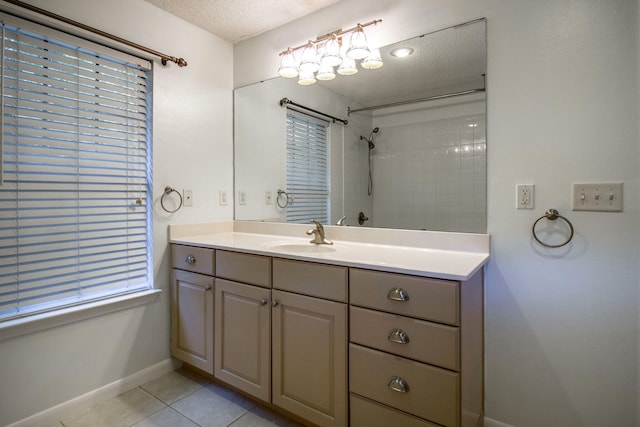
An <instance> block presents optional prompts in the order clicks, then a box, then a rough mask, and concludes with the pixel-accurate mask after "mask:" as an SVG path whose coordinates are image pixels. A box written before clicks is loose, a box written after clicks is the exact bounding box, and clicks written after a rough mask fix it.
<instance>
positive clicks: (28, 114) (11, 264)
mask: <svg viewBox="0 0 640 427" xmlns="http://www.w3.org/2000/svg"><path fill="white" fill-rule="evenodd" d="M20 22H21V21H20ZM3 27H4V32H3V34H4V36H3V40H2V41H3V48H2V55H3V58H2V64H3V67H2V70H0V71H1V72H2V82H3V87H2V105H3V109H2V113H3V114H2V127H3V128H2V138H3V140H2V154H3V156H2V174H3V182H2V185H1V186H0V320H7V319H11V318H15V317H21V316H25V315H29V314H32V313H35V312H41V311H46V310H51V309H56V308H60V307H63V306H68V305H75V304H81V303H84V302H88V301H94V300H96V299H102V298H107V297H110V296H116V295H122V294H125V293H130V292H135V291H139V290H143V289H149V288H150V287H151V277H152V276H151V212H150V209H148V201H149V197H148V196H149V194H150V188H151V187H150V185H151V151H150V150H151V141H150V119H151V112H150V106H151V99H150V98H151V73H150V71H149V69H150V64H148V63H147V62H146V61H144V60H139V63H143V65H142V66H141V65H136V64H134V63H129V62H128V61H127V60H123V59H122V58H123V57H124V55H119V52H115V51H114V52H113V54H111V53H110V54H104V52H105V50H106V49H105V48H104V47H103V46H98V45H94V44H93V43H91V42H88V41H86V40H83V39H79V38H78V39H76V38H72V37H70V36H69V35H67V34H60V37H59V38H57V37H55V36H54V37H52V36H51V33H52V30H51V29H42V30H43V31H41V32H39V30H40V27H39V26H36V25H35V24H30V23H29V24H22V23H20V24H16V25H11V24H10V23H7V22H6V21H5V22H4V23H3ZM41 34H47V35H46V36H44V35H41ZM136 201H138V202H139V203H136Z"/></svg>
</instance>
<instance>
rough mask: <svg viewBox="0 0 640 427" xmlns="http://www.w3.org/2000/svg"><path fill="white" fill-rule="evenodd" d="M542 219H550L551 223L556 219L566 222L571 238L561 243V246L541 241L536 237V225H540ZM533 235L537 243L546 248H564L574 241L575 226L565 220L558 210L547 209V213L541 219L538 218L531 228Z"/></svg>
mask: <svg viewBox="0 0 640 427" xmlns="http://www.w3.org/2000/svg"><path fill="white" fill-rule="evenodd" d="M542 218H546V219H548V220H550V221H555V220H556V219H558V218H560V219H561V220H563V221H564V222H566V223H567V225H568V226H569V237H568V238H567V240H566V241H564V242H563V243H560V244H557V245H550V244H548V243H545V242H543V241H542V240H540V239H539V238H538V236H537V235H536V225H537V224H538V222H540V220H541V219H542ZM531 235H532V236H533V238H534V239H535V240H536V242H538V243H539V244H541V245H542V246H545V247H547V248H561V247H562V246H564V245H566V244H567V243H569V242H570V241H571V239H573V224H571V221H569V220H568V219H567V218H565V217H563V216H562V215H560V214H559V213H558V211H557V210H555V209H547V211H546V212H545V213H544V215H542V216H541V217H540V218H538V219H537V220H536V221H535V222H534V223H533V226H532V227H531Z"/></svg>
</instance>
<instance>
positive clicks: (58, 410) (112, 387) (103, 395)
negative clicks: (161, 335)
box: [7, 358, 180, 427]
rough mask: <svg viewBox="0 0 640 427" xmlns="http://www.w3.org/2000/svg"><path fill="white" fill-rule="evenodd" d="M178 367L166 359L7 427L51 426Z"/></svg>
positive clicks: (172, 361)
mask: <svg viewBox="0 0 640 427" xmlns="http://www.w3.org/2000/svg"><path fill="white" fill-rule="evenodd" d="M179 366H180V364H179V363H176V361H175V360H174V359H171V358H168V359H165V360H163V361H162V362H159V363H156V364H155V365H153V366H149V367H148V368H145V369H143V370H141V371H138V372H136V373H135V374H131V375H129V376H128V377H124V378H120V379H119V380H116V381H114V382H112V383H111V384H107V385H105V386H103V387H100V388H97V389H95V390H92V391H90V392H88V393H85V394H83V395H81V396H78V397H75V398H73V399H71V400H67V401H66V402H62V403H60V404H58V405H56V406H53V407H51V408H49V409H45V410H44V411H42V412H38V413H37V414H34V415H31V416H30V417H27V418H24V419H22V420H20V421H16V422H15V423H13V424H10V425H8V426H7V427H38V426H42V425H51V424H54V423H55V422H56V421H59V420H61V419H63V418H65V417H67V416H69V415H71V414H73V413H77V412H80V411H82V410H84V409H87V408H89V407H90V406H92V405H95V404H96V403H100V402H103V401H105V400H109V399H112V398H114V397H116V396H118V395H119V394H121V393H124V392H125V391H129V390H131V389H134V388H136V387H138V386H140V385H142V384H144V383H147V382H149V381H152V380H155V379H156V378H158V377H161V376H162V375H164V374H167V373H169V372H171V371H173V370H174V369H177V368H178V367H179Z"/></svg>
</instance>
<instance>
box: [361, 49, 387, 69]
mask: <svg viewBox="0 0 640 427" xmlns="http://www.w3.org/2000/svg"><path fill="white" fill-rule="evenodd" d="M383 64H384V63H383V62H382V56H380V49H371V53H370V54H369V56H367V57H366V58H365V59H364V60H363V61H362V63H360V65H361V66H362V68H366V69H367V70H375V69H377V68H380V67H382V65H383Z"/></svg>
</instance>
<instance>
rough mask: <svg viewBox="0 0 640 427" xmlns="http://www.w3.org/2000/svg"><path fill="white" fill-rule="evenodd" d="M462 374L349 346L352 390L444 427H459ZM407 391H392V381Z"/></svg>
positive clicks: (350, 388) (350, 384)
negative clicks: (403, 382)
mask: <svg viewBox="0 0 640 427" xmlns="http://www.w3.org/2000/svg"><path fill="white" fill-rule="evenodd" d="M459 376H460V375H459V374H457V373H455V372H451V371H447V370H444V369H441V368H436V367H434V366H430V365H427V364H424V363H420V362H415V361H413V360H409V359H405V358H402V357H398V356H393V355H390V354H387V353H382V352H380V351H377V350H372V349H369V348H365V347H361V346H359V345H356V344H349V390H350V391H352V392H354V393H357V394H359V395H361V396H364V397H367V398H369V399H372V400H375V401H377V402H380V403H383V404H385V405H388V406H391V407H394V408H397V409H400V410H401V411H404V412H407V413H410V414H413V415H416V416H418V417H421V418H425V419H427V420H430V421H433V422H435V423H438V424H442V425H444V426H457V425H458V422H459V420H458V413H459V408H460V402H459ZM394 378H396V379H399V378H402V379H403V380H404V381H406V391H405V392H400V391H395V390H392V389H391V384H390V382H391V381H392V379H394Z"/></svg>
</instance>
